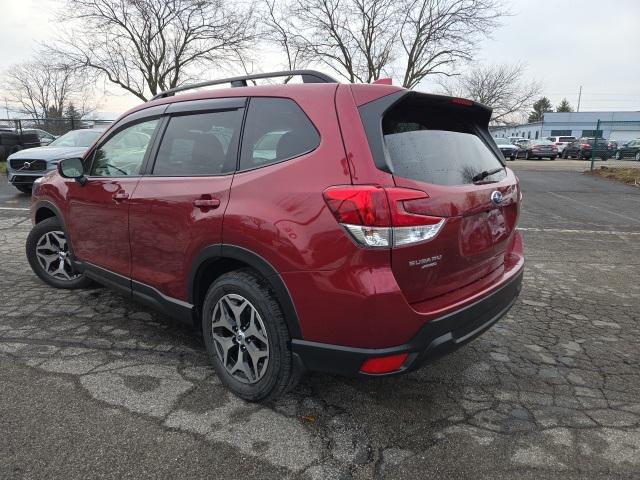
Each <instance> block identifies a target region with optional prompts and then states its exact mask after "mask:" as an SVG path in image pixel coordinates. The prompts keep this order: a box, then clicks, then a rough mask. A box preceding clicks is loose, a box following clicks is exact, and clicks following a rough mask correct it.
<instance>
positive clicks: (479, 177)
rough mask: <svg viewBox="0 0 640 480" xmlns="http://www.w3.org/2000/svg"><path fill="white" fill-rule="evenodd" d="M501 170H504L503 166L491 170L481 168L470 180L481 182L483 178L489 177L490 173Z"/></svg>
mask: <svg viewBox="0 0 640 480" xmlns="http://www.w3.org/2000/svg"><path fill="white" fill-rule="evenodd" d="M502 170H504V167H500V168H494V169H492V170H483V171H482V172H480V173H477V174H475V175H474V176H473V177H471V181H472V182H473V183H476V182H481V181H482V180H484V179H485V178H487V177H490V176H491V175H494V174H496V173H498V172H501V171H502Z"/></svg>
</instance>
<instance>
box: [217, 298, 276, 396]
mask: <svg viewBox="0 0 640 480" xmlns="http://www.w3.org/2000/svg"><path fill="white" fill-rule="evenodd" d="M211 336H212V338H213V341H214V345H215V349H216V353H217V355H218V359H219V360H220V363H222V365H223V366H224V368H225V370H226V371H227V372H228V373H229V374H230V375H231V376H232V377H234V378H235V379H236V380H238V381H240V382H242V383H249V384H251V383H256V382H258V381H259V380H260V379H261V378H262V377H263V376H264V374H265V373H266V371H267V366H268V364H269V338H268V335H267V329H266V328H265V325H264V322H263V321H262V317H261V316H260V314H259V313H258V311H257V310H256V308H255V307H254V306H253V305H252V304H251V302H249V300H247V299H246V298H244V297H243V296H242V295H238V294H235V293H229V294H227V295H225V296H223V297H222V298H220V300H218V303H216V306H215V307H214V309H213V316H212V319H211Z"/></svg>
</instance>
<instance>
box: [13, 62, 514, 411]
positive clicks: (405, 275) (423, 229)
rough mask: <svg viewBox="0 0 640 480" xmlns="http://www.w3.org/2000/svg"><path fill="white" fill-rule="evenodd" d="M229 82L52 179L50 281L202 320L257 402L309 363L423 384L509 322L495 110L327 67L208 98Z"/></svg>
mask: <svg viewBox="0 0 640 480" xmlns="http://www.w3.org/2000/svg"><path fill="white" fill-rule="evenodd" d="M291 75H301V76H302V78H303V81H304V83H302V84H285V85H263V86H247V83H248V82H249V81H250V80H253V79H257V78H267V77H273V76H277V77H288V76H291ZM221 83H231V85H232V86H234V87H237V88H226V89H215V90H200V91H198V92H195V93H191V94H181V95H175V96H174V94H175V93H178V92H182V91H186V90H189V89H190V88H193V87H187V86H185V87H179V88H177V89H173V90H169V91H168V92H165V93H162V94H160V95H158V96H156V97H155V98H154V99H153V100H152V101H150V102H148V103H145V104H143V105H140V106H138V107H136V108H135V109H133V110H131V111H129V112H128V113H126V114H125V115H124V116H122V117H121V118H120V119H119V120H118V121H116V122H115V124H113V125H112V126H111V127H110V128H109V130H108V131H107V133H105V135H104V136H103V137H102V138H101V139H100V140H99V141H98V142H97V143H96V144H95V145H94V146H93V147H92V148H91V149H89V151H88V152H87V153H86V154H84V155H83V156H82V158H70V159H65V160H62V161H61V162H60V163H59V164H58V174H51V175H47V176H45V177H44V178H43V179H42V180H41V181H39V182H37V183H36V184H35V185H34V190H33V203H32V207H31V218H32V221H33V223H34V226H33V229H32V230H31V233H30V234H29V236H28V239H27V244H26V251H27V257H28V259H29V263H30V264H31V267H32V268H33V271H34V272H35V273H36V275H38V276H39V277H40V278H41V279H42V280H44V281H45V282H46V283H48V284H49V285H51V286H53V287H57V288H81V287H86V286H87V285H88V284H89V283H90V281H92V280H95V281H98V282H100V283H103V284H105V285H109V286H111V287H113V288H117V289H119V290H121V291H122V292H124V293H125V294H126V295H127V296H128V297H133V298H135V299H138V300H140V301H143V302H146V303H148V304H150V305H153V306H155V307H156V308H159V309H161V310H162V311H164V312H165V313H167V314H169V315H173V316H175V317H177V318H179V319H181V320H183V321H185V322H187V323H189V324H190V325H192V326H193V327H194V328H195V330H196V331H197V332H199V333H200V334H201V335H202V336H203V339H204V344H205V346H206V349H207V352H208V354H209V358H210V360H211V362H212V364H213V368H214V369H215V371H216V373H217V374H218V376H219V377H220V379H221V381H222V382H223V383H224V385H226V386H227V387H228V388H229V389H230V390H232V391H233V392H235V393H236V394H237V395H239V396H241V397H243V398H246V399H248V400H253V401H257V400H263V399H267V398H274V397H276V396H278V395H280V394H282V393H283V392H284V391H286V390H287V389H289V388H291V387H292V386H293V385H294V384H295V382H296V380H297V379H298V377H299V375H300V373H301V372H302V371H304V370H305V369H308V370H317V371H324V372H333V373H338V374H344V375H353V376H359V377H370V376H382V375H395V374H399V373H404V372H408V371H411V370H414V369H416V368H418V367H419V366H420V365H422V364H424V363H425V362H427V361H429V360H432V359H434V358H437V357H439V356H441V355H443V354H445V353H447V352H450V351H452V350H454V349H455V348H457V347H459V346H460V345H463V344H465V343H466V342H468V341H470V340H471V339H473V338H475V337H477V336H478V335H480V334H481V333H483V332H484V331H486V330H487V329H488V328H489V327H491V326H492V325H493V324H494V323H495V322H496V321H498V320H499V319H500V318H501V317H502V316H504V315H505V314H506V313H507V312H508V311H509V309H510V308H511V306H512V305H513V303H514V301H515V299H516V297H517V295H518V293H519V291H520V286H521V282H522V274H523V268H524V255H523V246H522V238H521V236H520V234H519V233H518V232H517V230H516V224H517V220H518V216H519V209H520V204H521V193H520V187H519V185H518V179H517V178H516V176H515V175H514V174H513V172H512V171H511V170H509V169H508V168H506V167H505V165H504V159H503V158H502V154H501V153H500V150H498V148H497V147H496V145H495V143H494V142H493V141H491V136H490V134H489V130H488V125H489V119H490V118H491V110H490V109H489V108H487V107H485V106H483V105H480V104H477V103H475V102H473V101H470V100H466V99H460V98H452V97H445V96H439V95H429V94H425V93H419V92H416V91H411V90H406V89H404V88H400V87H396V86H392V85H381V84H374V85H362V84H359V85H356V84H354V85H352V84H342V83H337V81H336V80H334V79H332V78H330V77H328V76H326V75H324V74H322V73H319V72H313V71H293V72H278V73H276V74H260V75H249V76H245V77H236V78H233V79H225V80H218V81H211V82H206V83H205V84H204V85H203V84H200V85H198V86H199V87H202V86H205V85H215V84H221ZM52 298H53V299H54V300H52V301H55V297H52ZM63 298H64V297H63ZM62 301H65V300H64V299H63V300H62ZM70 315H73V313H70Z"/></svg>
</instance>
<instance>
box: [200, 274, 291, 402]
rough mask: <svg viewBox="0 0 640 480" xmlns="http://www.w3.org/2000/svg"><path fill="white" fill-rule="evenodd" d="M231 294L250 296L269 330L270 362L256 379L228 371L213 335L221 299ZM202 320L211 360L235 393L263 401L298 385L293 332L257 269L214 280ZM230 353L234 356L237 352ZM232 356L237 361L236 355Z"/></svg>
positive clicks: (203, 309)
mask: <svg viewBox="0 0 640 480" xmlns="http://www.w3.org/2000/svg"><path fill="white" fill-rule="evenodd" d="M229 294H231V295H236V296H240V297H243V298H244V299H246V300H247V301H248V303H249V305H250V306H252V307H253V308H254V309H255V310H256V312H257V313H258V314H259V316H260V318H261V319H262V323H263V324H264V328H265V330H266V334H267V340H268V348H269V353H268V357H267V359H268V360H267V361H268V363H267V365H266V370H265V371H264V373H263V376H262V377H261V378H259V379H258V380H257V381H255V383H247V382H243V381H241V380H239V379H238V378H236V377H235V376H233V375H232V374H231V373H230V372H229V371H228V367H226V366H225V365H224V364H223V361H224V360H223V359H221V358H220V355H219V354H218V351H217V348H218V347H216V345H217V342H216V341H215V340H214V339H213V330H214V327H213V325H212V320H213V316H214V310H215V308H216V305H217V304H218V302H219V301H220V300H221V299H222V298H223V297H225V296H227V295H229ZM201 321H202V334H203V337H204V343H205V346H206V348H207V353H208V355H209V360H210V362H211V364H212V366H213V368H214V370H215V371H216V373H217V374H218V377H219V378H220V380H221V382H222V383H223V384H224V385H225V386H226V387H227V388H228V389H229V390H231V391H232V392H233V393H234V394H236V395H237V396H239V397H240V398H243V399H245V400H248V401H251V402H261V401H267V400H273V399H275V398H278V397H279V396H281V395H282V394H284V393H285V392H287V391H288V390H289V389H291V388H293V387H294V386H295V384H296V383H297V381H298V379H299V374H300V372H298V371H296V370H297V369H296V368H295V366H294V362H293V356H292V354H291V349H290V345H291V336H290V335H289V329H288V328H287V324H286V322H285V319H284V314H283V313H282V309H281V308H280V305H279V304H278V302H277V300H276V296H275V294H274V293H273V291H272V290H271V287H270V285H269V284H268V283H267V281H266V280H265V279H264V278H262V277H261V276H260V275H258V274H256V273H255V272H254V271H253V270H249V269H246V270H244V269H243V270H236V271H233V272H229V273H225V274H224V275H221V276H220V277H219V278H218V279H217V280H216V281H215V282H213V284H212V285H211V286H210V287H209V290H208V292H207V295H206V297H205V299H204V304H203V308H202V319H201ZM232 336H233V333H232ZM232 340H233V339H232ZM233 343H234V346H233V347H231V348H233V349H235V352H236V356H235V359H236V360H237V358H238V357H237V355H238V354H239V353H240V348H241V347H240V346H239V344H238V342H237V341H235V340H233ZM218 345H219V344H218ZM231 348H230V350H228V352H230V351H231ZM245 351H246V350H245ZM229 355H231V356H232V355H233V352H231V353H229ZM230 360H231V363H233V358H231V359H230ZM227 363H229V359H228V360H227ZM247 363H248V362H247ZM255 370H257V368H256V369H255Z"/></svg>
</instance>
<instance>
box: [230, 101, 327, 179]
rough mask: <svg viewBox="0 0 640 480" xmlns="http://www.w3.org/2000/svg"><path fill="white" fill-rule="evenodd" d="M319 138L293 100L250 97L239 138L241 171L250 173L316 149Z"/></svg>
mask: <svg viewBox="0 0 640 480" xmlns="http://www.w3.org/2000/svg"><path fill="white" fill-rule="evenodd" d="M319 144H320V135H319V134H318V131H317V130H316V128H315V127H314V126H313V124H312V123H311V120H309V118H308V117H307V115H306V114H305V113H304V112H303V111H302V109H301V108H300V107H299V106H298V104H296V103H295V102H294V101H293V100H290V99H287V98H252V99H251V101H250V103H249V111H248V112H247V120H246V123H245V127H244V136H243V139H242V153H241V156H240V170H251V169H254V168H259V167H264V166H266V165H271V164H273V163H277V162H282V161H284V160H289V159H291V158H295V157H299V156H300V155H304V154H305V153H309V152H311V151H312V150H315V149H316V148H317V147H318V145H319Z"/></svg>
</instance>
